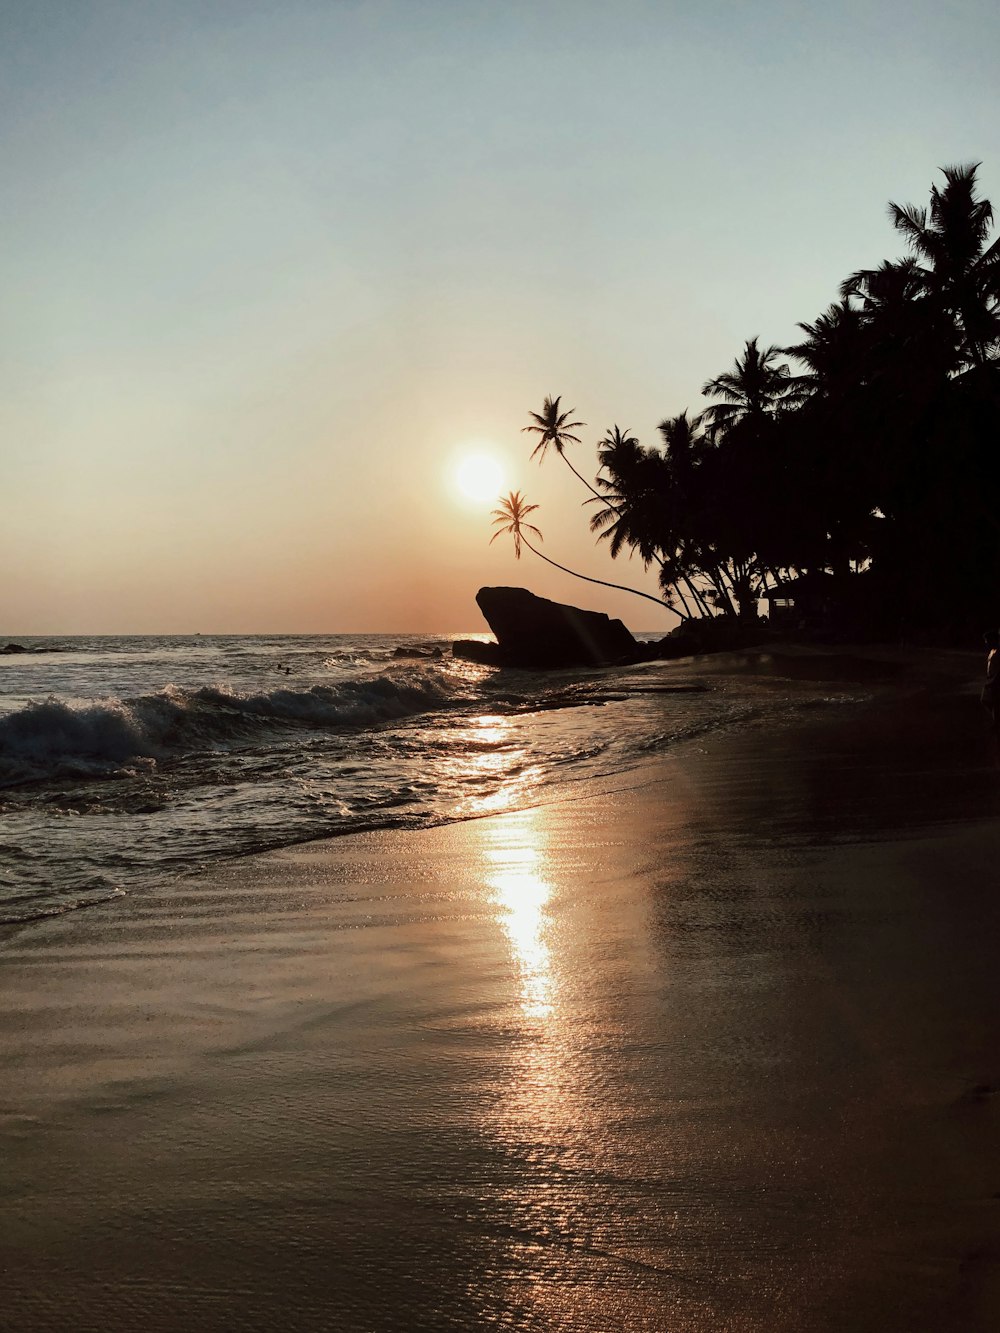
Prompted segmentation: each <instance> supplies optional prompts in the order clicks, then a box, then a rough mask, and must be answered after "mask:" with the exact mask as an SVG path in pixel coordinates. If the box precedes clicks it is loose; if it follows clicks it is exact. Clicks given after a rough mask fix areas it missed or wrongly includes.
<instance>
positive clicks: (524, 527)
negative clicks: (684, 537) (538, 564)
mask: <svg viewBox="0 0 1000 1333" xmlns="http://www.w3.org/2000/svg"><path fill="white" fill-rule="evenodd" d="M537 508H538V505H532V504H528V502H527V500H526V499H525V497H524V496H523V495H522V494H521V492H520V491H511V492H510V494H509V495H507V496H502V497H501V499H500V507H499V508H498V509H494V510H493V520H492V521H493V526H494V527H495V528H496V532H494V534H493V536H492V537H491V538H490V545H491V546H492V545H493V543H494V542H495V541H496V539H497V538H498V537H500V536H502V535H503V534H504V533H510V535H511V537H513V539H514V558H515V559H516V560H520V558H521V547H522V545H523V546H526V547H527V548H528V550H529V551H531V552H532V554H533V555H537V556H538V558H539V560H544V561H545V563H546V564H547V565H552V566H553V568H554V569H559V570H561V571H562V572H563V573H564V574H570V575H572V577H573V578H575V579H583V580H584V582H586V583H597V584H599V585H600V586H601V587H602V588H615V589H616V590H617V591H618V592H630V593H632V595H633V596H634V597H645V599H646V601H647V602H655V603H656V605H657V606H665V607H667V608H668V609H670V610H672V609H673V608H671V607H670V604H669V603H668V602H664V601H662V600H661V599H660V598H659V597H653V596H652V595H651V594H650V593H648V592H640V591H639V589H638V588H626V587H625V586H624V585H623V584H621V583H606V582H605V581H604V579H593V578H591V577H590V575H589V574H578V573H577V572H576V570H575V569H567V568H566V566H565V565H560V564H559V563H558V561H556V560H550V559H549V557H548V556H547V555H543V554H542V552H541V551H539V550H538V548H537V547H535V546H532V544H531V542H530V541H528V538H527V537H526V536H525V533H526V532H533V533H534V534H535V536H536V537H537V538H538V540H539V541H544V538H543V537H542V534H541V532H539V530H538V528H536V527H535V525H534V524H533V523H528V522H527V521H526V520H527V517H528V515H529V514H531V513H533V512H534V511H535V510H536V509H537Z"/></svg>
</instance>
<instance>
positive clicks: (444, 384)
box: [0, 0, 1000, 636]
mask: <svg viewBox="0 0 1000 1333" xmlns="http://www.w3.org/2000/svg"><path fill="white" fill-rule="evenodd" d="M998 68H1000V7H998V6H997V5H996V4H995V2H991V3H987V0H982V2H981V3H979V2H976V3H964V2H962V0H959V2H958V3H953V4H947V3H940V2H939V3H933V4H931V3H923V2H922V0H917V2H916V3H914V2H911V3H906V4H903V3H868V4H861V3H839V4H838V3H831V4H828V5H826V6H825V7H823V8H820V7H819V6H818V5H805V4H791V3H787V4H782V3H776V0H758V3H754V4H749V3H747V4H739V3H726V4H723V3H703V4H699V5H694V4H691V3H685V4H679V3H677V4H674V3H659V4H651V3H640V2H633V3H629V0H624V2H621V3H618V4H617V5H616V6H614V8H612V7H610V6H608V5H607V4H606V3H591V2H590V0H578V2H577V3H570V2H569V0H564V2H562V3H555V2H550V3H545V2H544V0H535V2H534V3H531V4H522V3H518V2H517V0H504V3H500V2H499V0H497V2H496V3H474V2H473V0H466V2H465V3H448V2H446V0H423V2H421V0H385V2H384V3H377V2H369V0H358V2H357V3H353V2H350V0H326V3H318V2H317V0H282V3H281V4H280V5H278V4H276V3H271V4H265V3H261V2H260V0H212V2H210V3H205V0H202V2H201V3H194V2H193V0H191V2H187V0H158V3H145V2H144V0H121V2H119V0H31V3H29V2H28V0H19V3H0V124H2V125H3V135H2V141H0V170H2V178H3V182H4V187H5V188H4V208H3V210H2V213H0V281H2V291H3V295H4V300H3V313H2V332H0V430H2V435H0V439H2V445H0V494H2V497H3V514H4V522H3V524H2V527H0V561H2V567H3V570H4V572H5V575H6V578H5V579H4V581H3V584H2V585H0V634H7V635H8V636H9V635H15V634H17V633H30V632H52V633H59V632H72V631H79V632H86V631H93V632H100V631H108V632H112V631H114V632H124V631H129V630H134V631H143V630H149V631H155V630H157V629H162V630H165V631H167V630H177V631H194V630H201V631H205V632H208V631H211V630H220V631H221V630H248V631H252V630H255V629H258V630H272V631H278V630H331V631H335V630H345V631H348V630H360V629H405V630H414V631H417V630H420V629H426V630H441V631H448V630H460V629H463V628H479V627H481V626H480V624H479V621H478V614H477V612H476V609H475V606H474V603H473V597H474V594H475V591H476V589H477V588H478V587H479V586H480V585H481V584H482V583H523V584H526V585H527V586H529V587H532V588H534V589H535V590H536V591H539V592H542V593H544V594H546V595H549V596H553V597H557V598H560V599H563V600H577V601H579V602H580V603H581V604H583V605H591V606H594V607H598V608H602V609H606V610H610V611H613V612H614V613H615V614H621V615H623V616H624V617H625V618H626V621H627V623H629V624H630V625H632V627H633V628H647V627H648V628H653V627H655V626H656V623H657V613H656V610H655V608H653V607H651V606H650V605H649V603H644V602H641V601H639V600H638V599H630V598H627V597H625V596H624V595H620V596H616V595H613V594H606V593H605V592H604V591H603V590H600V589H587V588H586V587H585V585H583V584H579V583H576V582H575V581H573V580H571V579H569V578H566V577H564V576H561V575H558V574H556V573H555V572H554V571H550V570H548V569H547V568H545V567H544V566H541V565H540V564H539V563H538V562H536V561H535V560H534V558H533V557H531V556H530V555H527V556H526V557H525V558H524V559H523V560H522V562H521V564H520V565H517V564H515V562H514V559H513V554H512V552H511V550H510V548H509V545H508V544H507V543H502V542H499V541H498V542H497V543H496V544H495V545H494V546H492V547H490V546H488V545H487V542H488V538H489V534H490V529H489V523H488V517H487V514H486V509H488V508H489V506H485V508H484V507H480V508H476V507H475V506H472V505H470V504H469V503H468V502H464V503H463V502H461V501H459V500H458V499H457V498H456V496H455V495H454V493H453V490H452V488H451V486H450V483H449V475H450V470H451V468H452V466H453V464H454V460H455V458H456V457H457V456H459V455H460V454H461V452H462V450H463V449H464V448H466V447H468V446H469V445H470V444H471V443H473V442H477V443H479V444H480V445H481V446H482V447H484V448H488V449H491V450H492V451H493V452H494V453H496V454H497V455H498V456H500V457H502V458H504V459H505V460H506V462H507V466H508V487H507V488H510V487H519V488H521V489H523V490H525V491H526V492H527V493H528V495H529V497H530V498H531V499H533V500H535V501H537V502H538V503H539V504H540V506H541V508H540V510H539V513H538V515H536V517H537V518H538V519H539V525H540V526H541V528H542V530H543V532H544V533H545V539H546V540H545V549H546V551H547V552H548V553H549V554H551V555H552V556H553V557H554V558H555V559H558V560H561V561H562V562H563V563H569V564H576V565H578V566H579V567H581V568H586V569H587V571H588V572H591V573H594V574H596V575H597V576H598V577H606V578H607V577H610V578H615V577H617V576H621V581H625V582H628V581H637V582H641V581H642V578H643V576H642V571H641V567H639V566H637V565H636V564H635V562H632V563H631V564H629V563H628V562H623V561H621V560H619V561H618V562H616V563H615V564H612V563H611V562H610V561H609V560H608V559H607V557H606V556H605V555H604V554H603V553H602V552H601V551H595V550H594V548H593V544H592V541H591V538H590V536H589V534H588V532H587V527H586V516H587V515H586V511H585V510H583V509H581V508H580V503H579V502H580V500H582V499H583V498H584V497H583V494H582V490H581V488H580V487H579V483H577V482H576V481H575V479H574V478H573V477H572V476H571V475H570V473H569V472H568V470H567V469H565V467H563V466H562V465H561V464H560V463H559V461H558V459H555V458H550V459H549V460H548V461H547V462H546V463H545V465H544V467H543V468H542V469H541V470H538V469H537V468H536V466H535V465H534V464H529V463H528V461H527V455H528V453H529V451H530V447H531V446H530V442H529V441H528V439H527V437H525V436H522V435H520V433H519V431H520V427H521V426H522V425H523V424H524V423H525V421H526V419H527V412H528V410H529V409H536V410H537V409H538V408H539V407H540V406H541V401H542V398H543V397H544V395H545V394H546V393H561V394H563V395H564V404H565V405H567V406H574V407H576V408H577V411H578V415H579V416H581V417H582V418H583V420H584V421H586V422H587V423H589V425H588V430H587V431H586V432H585V435H586V439H585V445H584V447H582V448H580V449H579V450H578V451H577V454H576V455H575V458H576V460H577V462H578V466H580V467H581V469H582V470H585V471H588V472H592V471H593V469H594V444H595V442H596V441H597V440H598V439H599V438H600V436H601V434H602V433H603V432H604V430H605V428H607V427H608V426H610V425H611V424H612V423H613V422H617V423H618V424H620V425H622V426H629V427H631V428H632V430H633V431H634V432H636V433H637V434H638V435H639V436H640V438H641V439H642V440H643V441H644V442H646V443H653V442H654V441H655V439H656V433H655V427H656V423H657V422H658V421H660V420H661V419H662V418H663V417H664V416H667V415H672V414H674V413H676V412H678V411H680V410H681V409H683V408H685V407H691V408H692V409H697V408H698V407H699V406H700V405H701V404H702V402H703V400H701V398H700V395H699V389H700V386H701V384H702V383H703V382H704V380H705V379H707V378H709V377H710V376H712V375H715V374H717V373H719V372H720V371H722V370H724V369H726V368H727V367H728V366H729V365H730V363H731V362H732V360H733V358H734V357H735V355H736V354H737V353H738V352H739V351H740V348H741V346H742V342H743V340H744V339H746V338H747V337H751V336H753V335H755V334H759V335H760V336H761V338H762V340H763V341H764V342H765V343H767V342H775V343H778V344H782V343H786V342H789V341H792V340H793V337H794V335H795V323H796V321H798V320H805V319H812V318H813V317H814V316H815V315H816V314H818V313H819V312H820V310H822V309H823V308H824V307H825V306H826V305H827V304H828V303H829V302H830V301H831V300H833V299H834V298H835V296H836V289H837V285H838V283H839V281H840V280H841V279H842V278H843V277H844V276H846V274H847V273H849V272H850V271H852V270H854V269H856V268H858V267H861V266H864V265H868V264H871V263H875V262H877V261H879V260H881V259H883V258H885V257H888V256H891V255H894V254H897V253H899V252H900V247H899V245H898V244H897V240H896V237H895V235H894V233H893V232H892V229H891V227H890V225H889V223H888V221H887V219H886V202H887V200H889V199H895V200H897V201H899V202H909V201H912V202H917V203H924V202H925V201H926V198H927V193H928V190H929V187H930V184H931V181H932V180H933V179H934V177H935V171H936V169H937V168H938V167H939V166H941V165H943V164H946V163H952V162H964V161H982V162H983V167H982V169H981V172H980V179H981V182H982V187H983V191H984V193H985V194H987V195H988V196H990V197H992V198H994V199H995V200H996V201H997V203H998V205H1000V78H998V76H997V70H998ZM652 583H653V580H652V576H651V575H649V576H647V577H646V579H645V582H644V585H643V586H646V587H647V588H649V587H651V586H652ZM660 623H662V624H663V625H664V626H667V625H669V624H670V623H672V622H671V619H670V617H669V616H664V617H663V618H662V620H661V622H660Z"/></svg>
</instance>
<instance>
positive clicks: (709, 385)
mask: <svg viewBox="0 0 1000 1333" xmlns="http://www.w3.org/2000/svg"><path fill="white" fill-rule="evenodd" d="M780 355H781V348H780V347H766V348H765V349H764V351H761V350H760V348H759V347H758V346H757V339H756V338H750V339H749V340H748V341H747V344H746V346H745V348H744V349H743V358H742V360H741V359H740V358H739V357H737V358H736V363H735V365H734V366H733V369H732V370H729V371H726V372H725V373H724V374H722V375H717V376H716V378H715V379H712V380H706V382H705V383H704V384H703V385H702V389H701V391H702V393H703V394H705V395H706V397H707V396H708V395H709V394H715V395H716V396H718V397H720V398H721V399H722V400H723V401H722V402H721V403H713V404H712V406H711V407H708V408H706V409H705V412H704V413H703V419H704V420H705V421H706V422H707V423H708V432H709V434H710V435H711V436H712V437H713V439H714V438H717V437H719V436H720V435H725V434H726V432H727V431H728V430H730V429H731V427H733V426H735V425H736V424H737V423H739V422H741V421H748V422H751V423H753V424H755V425H759V424H760V423H761V422H762V421H764V420H765V419H766V418H768V417H771V416H773V415H774V414H775V412H777V410H778V409H779V408H780V407H782V406H790V405H791V401H792V400H793V399H794V397H795V396H796V392H797V387H798V386H797V385H796V383H795V381H794V379H793V378H792V375H791V372H790V371H789V369H788V365H787V364H786V363H785V362H784V361H783V362H781V363H780V364H778V363H777V362H776V360H775V358H776V357H779V356H780Z"/></svg>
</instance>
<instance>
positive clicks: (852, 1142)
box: [0, 655, 1000, 1333]
mask: <svg viewBox="0 0 1000 1333" xmlns="http://www.w3.org/2000/svg"><path fill="white" fill-rule="evenodd" d="M844 661H849V659H846V658H844V659H841V666H842V667H843V662H844ZM978 668H979V663H978V659H971V658H970V659H965V658H962V659H959V658H958V655H956V656H955V659H954V660H953V661H952V663H951V666H950V667H949V668H948V670H946V671H942V672H941V673H939V674H937V675H935V676H934V677H933V680H932V681H931V683H930V684H929V685H928V684H923V685H919V686H918V685H916V684H914V683H913V682H910V683H909V684H908V685H906V686H903V685H901V686H899V687H898V688H897V689H895V690H894V691H893V692H891V693H890V694H888V695H886V696H884V697H882V698H880V699H879V700H877V701H876V702H875V703H873V704H870V705H867V706H862V707H858V706H855V705H851V706H848V705H845V706H844V709H843V712H842V715H835V714H836V709H835V708H834V709H828V710H825V711H823V712H822V713H817V717H816V720H815V721H813V722H809V723H807V724H806V725H800V726H796V727H790V728H788V729H787V730H781V731H774V730H772V729H763V728H758V729H753V728H750V729H749V730H746V731H743V732H742V733H739V734H725V735H723V734H720V735H718V736H709V737H707V738H704V737H703V738H701V739H700V740H699V741H697V742H693V743H690V744H688V745H679V746H677V747H675V748H673V749H671V750H670V751H669V752H668V753H667V754H666V755H665V756H664V757H663V758H662V759H658V760H657V762H656V763H655V764H653V765H650V766H649V767H648V768H646V769H644V770H642V771H639V772H633V773H630V774H626V775H624V776H622V777H621V778H619V779H617V780H614V781H606V782H603V783H591V784H585V783H581V784H579V787H578V790H577V791H575V792H574V793H573V794H572V796H571V797H570V798H568V799H561V800H559V801H555V802H552V803H549V804H545V805H539V806H536V807H534V808H532V809H527V810H512V811H508V812H506V813H497V814H495V815H491V816H489V817H486V818H481V819H477V820H471V821H467V822H465V823H460V824H452V825H447V826H443V827H440V828H434V829H428V830H423V831H417V832H413V831H410V832H380V833H372V834H362V835H356V836H351V837H343V838H339V839H335V840H332V841H328V842H322V843H312V844H308V845H305V846H303V847H301V848H300V849H297V850H295V851H289V852H283V853H280V854H272V855H269V856H266V857H261V858H258V859H245V860H239V861H233V862H232V863H230V864H229V865H228V867H227V868H226V869H225V870H224V871H221V872H220V871H219V870H217V869H216V870H213V872H212V874H211V876H202V877H194V878H192V879H190V880H189V881H187V882H186V883H185V884H184V885H182V886H177V885H174V886H172V887H171V888H170V889H169V891H167V890H163V891H151V892H150V893H148V894H145V895H143V896H135V897H133V898H129V899H125V900H122V901H120V902H118V903H115V904H111V905H108V906H106V907H101V908H98V909H94V910H93V911H90V912H88V913H82V914H76V915H75V916H71V917H64V918H60V919H58V920H55V921H52V922H49V923H43V924H41V925H39V926H37V927H32V928H28V929H22V930H20V931H18V932H17V933H15V934H12V935H10V936H9V938H7V939H6V940H5V941H4V942H3V948H2V953H0V1005H2V1008H3V1012H4V1014H5V1024H4V1031H5V1035H4V1039H3V1043H2V1048H3V1091H2V1094H0V1149H2V1151H0V1161H2V1166H0V1177H2V1183H3V1197H4V1222H3V1227H2V1241H0V1245H2V1262H3V1271H4V1295H3V1301H2V1307H0V1325H3V1326H4V1327H9V1328H11V1329H12V1330H14V1329H16V1330H18V1331H19V1333H40V1331H41V1330H57V1329H58V1330H64V1329H68V1328H69V1329H74V1330H81V1331H83V1330H111V1331H113V1333H125V1331H126V1330H129V1331H131V1330H135V1329H142V1330H145V1331H146V1333H154V1331H156V1333H159V1331H161V1330H163V1331H166V1330H187V1329H199V1330H201V1329H205V1330H220V1331H221V1330H253V1331H254V1333H256V1331H257V1330H261V1331H263V1330H271V1329H275V1328H282V1329H288V1330H320V1329H323V1330H327V1329H328V1330H338V1331H340V1330H342V1331H343V1333H362V1330H372V1331H373V1333H375V1331H380V1330H409V1329H426V1330H436V1329H442V1330H444V1329H467V1330H474V1329H480V1328H486V1329H489V1328H497V1329H526V1330H550V1329H551V1330H570V1331H572V1333H577V1331H579V1333H597V1331H598V1330H611V1329H629V1330H637V1331H639V1333H643V1331H646V1330H648V1331H649V1333H664V1330H669V1331H670V1333H703V1331H705V1333H708V1331H711V1333H716V1331H717V1330H726V1331H727V1333H743V1331H744V1330H746V1331H749V1330H754V1331H757V1330H760V1331H763V1330H788V1331H789V1333H791V1331H793V1330H829V1331H830V1333H832V1331H833V1330H859V1331H862V1330H872V1331H873V1333H874V1330H880V1331H884V1330H931V1329H933V1330H956V1331H958V1330H963V1331H966V1333H975V1331H976V1330H987V1329H990V1330H992V1329H995V1328H996V1327H997V1326H998V1325H1000V1091H998V1090H1000V1043H998V1035H1000V1032H998V1022H997V1018H998V1013H1000V1009H998V1004H997V1000H998V993H1000V984H998V945H1000V901H998V895H997V883H998V874H997V864H998V860H1000V819H998V815H1000V773H998V769H997V763H996V756H995V754H993V753H992V752H991V749H990V745H989V741H988V738H987V736H986V734H985V733H986V728H985V724H984V720H983V717H982V716H981V715H980V711H979V709H978V705H977V702H976V691H975V687H974V684H970V683H967V682H968V681H969V679H970V673H971V675H972V677H974V674H975V672H976V671H977V670H978ZM827 669H831V670H832V668H829V667H828V668H827ZM843 670H844V671H846V674H847V675H848V676H850V674H851V670H852V668H851V666H850V665H848V666H846V667H843ZM949 672H950V675H949Z"/></svg>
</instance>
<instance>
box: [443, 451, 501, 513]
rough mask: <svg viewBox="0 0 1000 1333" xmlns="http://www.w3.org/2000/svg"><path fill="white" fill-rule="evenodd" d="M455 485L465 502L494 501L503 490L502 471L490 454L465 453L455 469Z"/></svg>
mask: <svg viewBox="0 0 1000 1333" xmlns="http://www.w3.org/2000/svg"><path fill="white" fill-rule="evenodd" d="M455 484H456V485H457V487H458V490H459V493H460V494H461V495H462V496H463V497H464V498H465V499H466V500H471V501H473V502H474V503H477V504H478V503H481V502H483V501H486V500H495V499H496V498H497V497H498V496H499V494H500V492H501V490H502V489H503V484H504V470H503V467H502V466H501V465H500V463H499V462H498V460H497V459H496V458H495V457H493V455H492V454H487V453H481V452H476V453H467V454H465V455H463V457H462V458H461V459H460V460H459V461H458V464H457V466H456V467H455Z"/></svg>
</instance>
